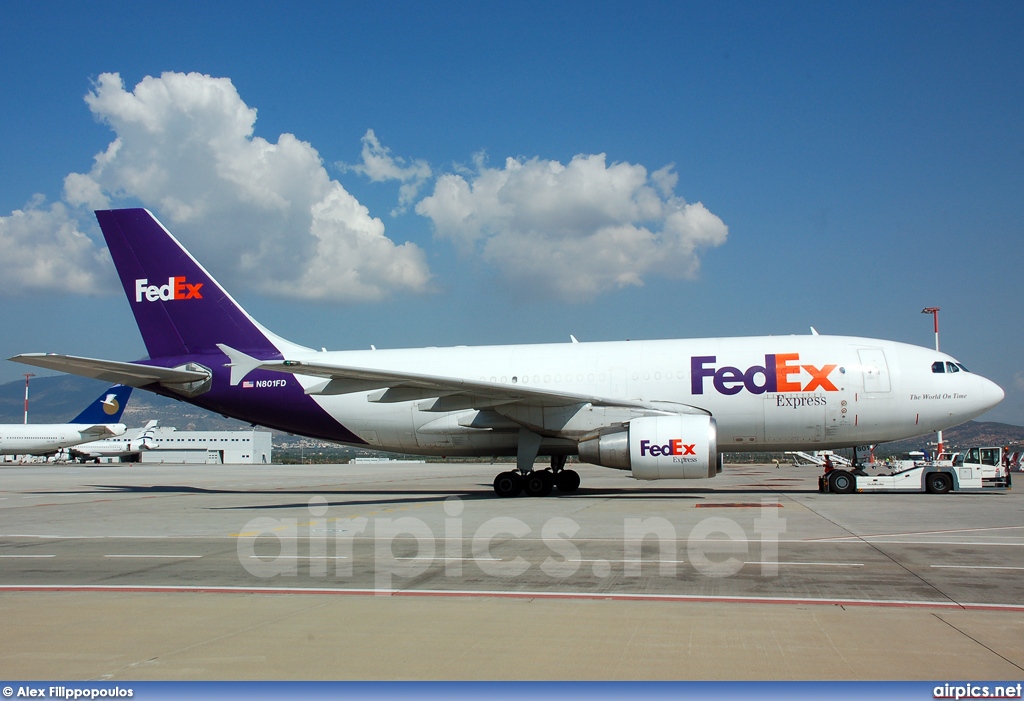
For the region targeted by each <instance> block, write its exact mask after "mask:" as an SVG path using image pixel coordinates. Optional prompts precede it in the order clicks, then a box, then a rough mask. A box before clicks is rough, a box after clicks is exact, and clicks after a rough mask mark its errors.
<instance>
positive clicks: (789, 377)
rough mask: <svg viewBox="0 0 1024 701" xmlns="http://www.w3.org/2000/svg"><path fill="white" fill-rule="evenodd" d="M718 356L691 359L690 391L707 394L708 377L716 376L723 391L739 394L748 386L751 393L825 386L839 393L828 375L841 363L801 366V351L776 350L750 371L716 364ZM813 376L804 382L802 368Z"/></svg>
mask: <svg viewBox="0 0 1024 701" xmlns="http://www.w3.org/2000/svg"><path fill="white" fill-rule="evenodd" d="M716 362H717V357H716V356H713V355H695V356H693V357H692V358H690V392H691V394H704V380H705V379H706V378H708V377H710V378H712V380H711V384H712V386H714V388H715V391H717V392H719V393H720V394H728V395H732V394H738V393H739V392H741V391H742V390H744V389H746V390H747V391H748V392H750V393H751V394H764V393H765V392H813V391H814V390H816V389H822V390H825V391H826V392H838V391H839V390H838V389H837V388H836V386H835V385H834V384H832V381H831V380H829V379H828V376H829V375H830V374H832V371H833V370H835V369H836V368H837V367H838V366H837V365H823V366H821V367H820V368H818V367H815V366H814V365H801V364H800V354H799V353H772V354H766V355H765V356H764V365H751V366H750V367H749V368H747V369H746V370H741V369H739V368H737V367H732V366H730V365H725V366H723V367H720V368H716V367H715V363H716ZM801 370H804V371H806V372H807V374H809V375H810V376H811V377H810V379H809V380H808V381H807V383H806V384H803V383H802V382H801V381H800V374H801V373H800V371H801Z"/></svg>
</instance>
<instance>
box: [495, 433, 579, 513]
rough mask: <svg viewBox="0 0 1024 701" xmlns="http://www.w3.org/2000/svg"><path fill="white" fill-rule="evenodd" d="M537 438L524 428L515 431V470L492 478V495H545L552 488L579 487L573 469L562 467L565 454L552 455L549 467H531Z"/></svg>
mask: <svg viewBox="0 0 1024 701" xmlns="http://www.w3.org/2000/svg"><path fill="white" fill-rule="evenodd" d="M540 440H541V437H540V436H539V435H538V434H536V433H533V432H532V431H529V430H527V429H522V430H521V431H520V432H519V451H518V453H517V455H516V469H515V470H510V471H508V472H502V473H501V474H499V475H498V476H497V477H495V478H494V493H495V494H497V495H498V496H499V497H514V496H518V495H519V494H521V493H522V492H526V495H527V496H530V497H546V496H547V495H549V494H551V492H552V490H554V489H556V488H557V489H558V491H559V492H562V493H564V494H568V493H570V492H575V491H576V490H577V489H578V488H579V486H580V475H579V473H578V472H576V471H575V470H567V469H565V458H566V456H565V455H552V456H551V468H550V469H547V470H534V469H533V461H534V460H535V459H536V457H537V450H538V449H539V448H540Z"/></svg>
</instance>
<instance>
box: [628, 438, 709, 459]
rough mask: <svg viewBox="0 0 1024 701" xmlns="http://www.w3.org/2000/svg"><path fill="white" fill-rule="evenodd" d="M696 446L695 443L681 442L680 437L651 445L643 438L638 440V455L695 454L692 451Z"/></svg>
mask: <svg viewBox="0 0 1024 701" xmlns="http://www.w3.org/2000/svg"><path fill="white" fill-rule="evenodd" d="M696 447H697V444H696V443H689V444H688V443H683V439H682V438H673V439H672V440H670V441H669V442H668V443H666V444H665V445H656V444H655V445H651V442H650V441H647V440H643V441H640V456H641V457H644V456H647V455H650V456H652V457H660V456H662V455H664V456H669V455H696V454H697V453H696V452H694V450H695V448H696Z"/></svg>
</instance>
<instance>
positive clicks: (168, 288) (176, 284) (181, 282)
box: [135, 275, 203, 302]
mask: <svg viewBox="0 0 1024 701" xmlns="http://www.w3.org/2000/svg"><path fill="white" fill-rule="evenodd" d="M202 286H203V283H201V282H197V283H195V284H194V285H190V284H189V283H187V282H185V277H184V276H183V275H182V276H179V277H169V278H167V284H166V285H150V284H149V280H147V279H146V278H143V279H141V280H136V281H135V301H136V302H141V301H142V300H143V299H145V300H146V301H147V302H156V301H157V300H163V301H164V302H168V301H170V300H172V299H202V298H203V295H202V294H200V293H199V288H200V287H202Z"/></svg>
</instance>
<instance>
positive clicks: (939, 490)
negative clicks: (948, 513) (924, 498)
mask: <svg viewBox="0 0 1024 701" xmlns="http://www.w3.org/2000/svg"><path fill="white" fill-rule="evenodd" d="M924 488H925V491H927V492H928V493H929V494H945V493H946V492H948V491H949V490H950V489H952V488H953V478H952V477H950V476H949V475H947V474H946V473H945V472H932V473H931V474H929V475H928V476H927V477H925V478H924Z"/></svg>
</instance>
